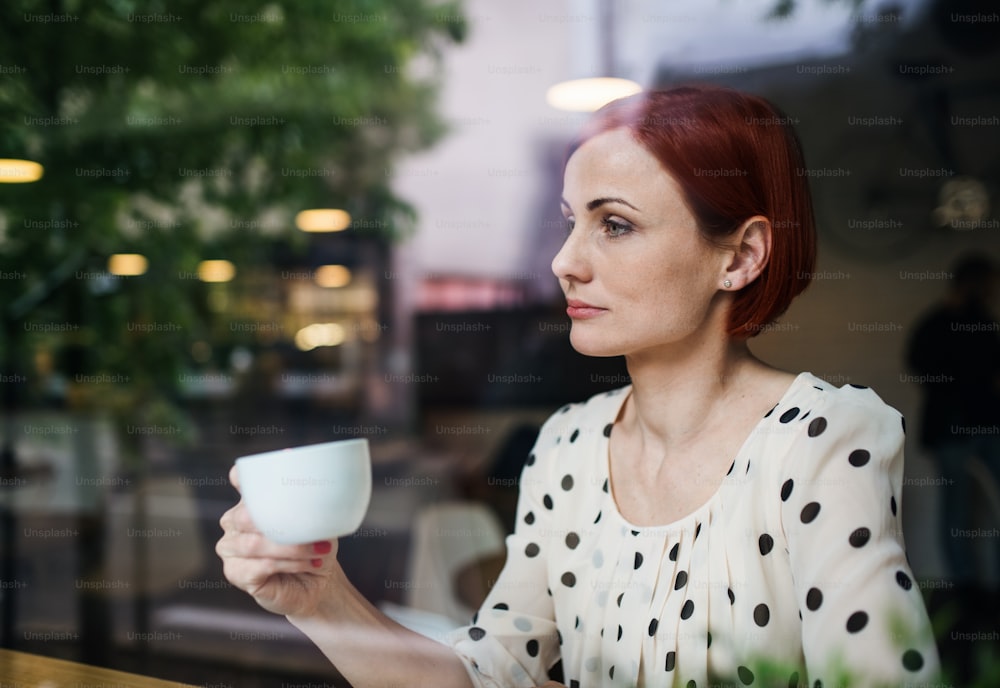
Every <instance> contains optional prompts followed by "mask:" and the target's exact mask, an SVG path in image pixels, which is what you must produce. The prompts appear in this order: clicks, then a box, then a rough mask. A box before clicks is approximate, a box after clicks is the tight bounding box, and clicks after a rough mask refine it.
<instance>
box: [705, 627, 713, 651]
mask: <svg viewBox="0 0 1000 688" xmlns="http://www.w3.org/2000/svg"><path fill="white" fill-rule="evenodd" d="M705 647H706V648H708V647H712V632H711V631H706V633H705Z"/></svg>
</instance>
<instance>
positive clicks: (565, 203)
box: [559, 197, 642, 212]
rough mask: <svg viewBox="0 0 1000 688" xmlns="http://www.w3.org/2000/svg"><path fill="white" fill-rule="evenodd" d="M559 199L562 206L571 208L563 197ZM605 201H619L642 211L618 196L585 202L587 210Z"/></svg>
mask: <svg viewBox="0 0 1000 688" xmlns="http://www.w3.org/2000/svg"><path fill="white" fill-rule="evenodd" d="M559 200H560V201H562V204H563V205H564V206H566V207H567V208H572V206H570V204H569V203H568V202H567V201H566V199H565V198H561V199H559ZM606 203H621V204H622V205H627V206H628V207H629V208H631V209H632V210H635V211H637V212H642V211H640V210H639V209H638V208H636V207H635V206H634V205H632V204H631V203H629V202H628V201H626V200H625V199H624V198H618V197H602V198H595V199H594V200H592V201H589V202H588V203H587V210H594V209H595V208H600V207H601V206H602V205H604V204H606Z"/></svg>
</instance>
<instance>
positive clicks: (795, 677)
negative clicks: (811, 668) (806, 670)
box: [788, 671, 799, 688]
mask: <svg viewBox="0 0 1000 688" xmlns="http://www.w3.org/2000/svg"><path fill="white" fill-rule="evenodd" d="M788 688H799V672H797V671H793V672H792V675H791V676H789V677H788Z"/></svg>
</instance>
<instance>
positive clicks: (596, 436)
mask: <svg viewBox="0 0 1000 688" xmlns="http://www.w3.org/2000/svg"><path fill="white" fill-rule="evenodd" d="M563 214H564V216H565V218H566V221H567V236H566V239H565V242H564V244H563V246H562V248H561V250H560V251H559V253H558V255H556V257H555V258H554V260H553V262H552V269H553V272H554V273H555V275H556V276H557V277H558V279H559V283H560V285H561V287H562V290H563V292H564V294H565V296H566V299H567V304H568V308H567V313H568V315H569V317H570V319H571V322H572V327H571V331H570V339H571V342H572V344H573V346H574V348H575V349H576V350H577V351H579V352H581V353H583V354H586V355H591V356H624V357H625V360H626V364H627V367H628V373H629V376H630V379H631V381H632V384H631V385H629V386H627V387H624V388H621V389H619V390H615V391H612V392H610V393H603V394H599V395H597V396H595V397H593V398H591V399H590V400H588V401H586V402H584V403H579V404H572V405H569V406H566V407H564V408H562V409H560V410H558V411H557V412H556V413H555V414H553V415H552V417H551V418H550V419H549V420H548V421H547V422H546V423H545V424H544V426H543V427H542V429H541V432H540V433H539V436H538V439H537V441H536V442H535V444H534V448H533V449H532V450H531V452H530V454H529V455H528V457H527V461H526V463H525V467H524V470H523V472H522V474H521V479H520V481H519V502H518V507H517V517H516V524H515V530H514V533H513V534H512V535H510V536H509V537H508V539H507V557H506V564H505V566H504V569H503V572H502V573H501V575H500V577H499V579H498V580H497V581H496V583H495V585H493V587H492V589H491V590H490V592H489V595H488V597H487V599H486V601H485V602H484V603H483V605H482V607H481V608H480V611H479V612H478V613H477V614H476V616H475V617H474V618H473V619H472V622H471V624H470V625H468V626H466V627H464V628H461V629H459V630H457V631H455V632H453V633H452V634H450V635H449V636H448V637H447V638H446V639H445V642H444V643H439V642H436V641H434V640H431V639H428V638H425V637H422V636H419V635H416V634H414V633H411V632H409V631H407V630H405V629H403V628H402V627H400V626H398V625H397V624H395V623H393V622H392V621H390V620H389V619H387V618H385V617H384V616H383V615H381V614H380V613H379V612H378V611H377V610H376V609H375V608H374V607H373V606H372V604H370V603H369V602H368V601H367V600H365V599H364V598H363V597H362V596H361V595H360V594H358V593H357V591H356V589H355V588H354V587H353V586H352V585H351V583H350V582H349V581H348V580H347V579H346V577H345V576H344V574H343V571H342V569H341V568H340V566H339V565H338V563H337V561H336V552H337V543H336V542H321V543H315V544H314V545H309V546H297V547H286V546H279V545H276V544H273V543H270V542H267V541H266V540H265V539H264V538H263V537H262V536H261V534H260V533H259V532H258V531H257V529H256V528H255V527H254V525H253V523H252V522H251V520H250V518H249V516H248V514H247V512H246V510H245V509H244V507H243V506H242V505H241V504H238V505H237V506H235V507H234V508H233V509H231V510H230V511H229V512H228V513H227V514H226V515H225V516H224V517H223V519H222V526H223V529H224V535H223V537H222V539H221V540H220V541H219V543H218V546H217V551H218V553H219V555H220V556H221V557H222V559H223V561H224V569H225V574H226V576H227V578H228V579H229V580H230V581H232V582H233V584H234V585H236V586H237V587H239V588H241V589H243V590H246V591H247V592H248V593H250V594H251V595H252V596H253V597H254V599H256V601H257V602H258V603H259V604H260V605H261V606H263V607H264V608H265V609H269V610H271V611H273V612H275V613H279V614H284V615H286V616H287V617H288V619H289V620H290V621H291V622H292V623H293V624H295V625H296V626H297V627H298V628H300V629H301V630H302V631H304V632H305V633H306V634H307V635H308V636H309V637H310V638H312V639H313V641H314V642H315V643H316V644H317V645H318V646H319V647H320V648H321V649H322V650H323V652H324V653H326V655H327V656H328V657H329V658H330V660H331V661H332V662H333V663H334V664H335V665H336V666H337V668H338V669H339V670H340V671H341V673H342V674H343V675H344V676H346V677H347V678H348V679H349V680H350V681H351V683H352V684H353V685H355V686H400V685H407V686H491V687H497V686H504V687H507V686H526V687H531V686H538V685H542V684H545V685H557V684H553V683H551V682H549V681H550V679H551V678H552V675H551V674H550V673H549V671H550V669H551V668H552V667H553V666H555V665H557V663H560V664H561V674H559V680H561V681H562V682H563V683H562V684H561V685H567V686H570V687H571V688H572V687H574V686H576V687H578V686H635V685H646V686H706V685H708V683H709V682H710V681H720V680H721V681H725V682H735V681H737V680H738V681H739V682H740V684H742V685H752V684H754V682H755V681H756V682H758V683H764V682H771V681H774V680H775V678H780V681H781V685H789V686H807V685H808V686H814V685H815V686H819V685H828V686H829V685H850V686H876V685H877V686H882V685H887V686H888V685H892V686H903V685H920V684H926V683H928V682H929V681H932V680H933V679H934V678H935V677H936V676H937V673H938V668H939V660H938V655H937V649H936V647H935V644H934V639H933V636H932V632H931V628H930V623H929V621H928V618H927V613H926V610H925V609H924V606H923V601H922V598H921V595H920V590H919V587H918V586H917V585H916V584H915V583H914V581H913V575H912V572H911V570H910V567H909V565H908V563H907V561H906V556H905V550H904V543H903V537H902V525H901V524H902V520H901V513H902V512H901V509H902V505H901V504H900V501H899V500H900V496H901V491H902V485H901V483H902V476H903V453H902V452H903V439H904V438H903V433H904V429H903V422H902V417H901V416H900V414H899V413H898V412H897V411H896V410H895V409H893V408H891V407H889V406H887V405H886V404H885V403H883V402H882V400H881V399H880V398H879V397H878V396H877V395H876V394H875V393H874V392H873V391H872V390H870V389H867V388H861V387H856V386H845V387H835V386H833V385H831V384H830V383H827V382H826V381H824V380H822V379H820V378H818V377H816V376H814V375H812V374H810V373H808V372H802V373H798V374H795V373H790V372H786V371H783V370H779V369H776V368H774V367H772V366H769V365H767V364H766V363H764V362H762V361H760V360H758V359H757V358H756V357H755V356H754V355H753V354H752V353H751V351H750V349H749V347H748V340H749V339H750V338H752V337H753V336H754V335H755V334H758V333H760V332H761V331H762V330H763V329H764V328H766V327H767V326H768V325H769V324H770V323H772V322H773V321H774V320H775V319H776V318H777V317H778V316H780V315H781V314H782V313H783V312H784V311H785V310H786V309H787V307H788V305H789V304H790V302H791V301H792V300H793V299H794V298H795V297H796V296H797V295H798V294H799V293H801V292H802V290H803V289H804V288H805V287H806V285H807V284H808V282H809V280H810V278H811V275H812V271H813V269H814V261H815V243H816V239H815V226H814V219H813V211H812V204H811V200H810V194H809V189H808V174H807V170H806V168H805V163H804V160H803V156H802V152H801V149H800V145H799V142H798V138H797V136H796V135H795V133H794V132H793V131H792V129H791V128H790V126H789V124H788V120H787V118H786V117H785V116H784V115H783V114H782V113H781V112H780V111H778V110H777V109H776V108H774V106H772V105H771V104H770V103H768V102H767V101H765V100H763V99H761V98H759V97H756V96H753V95H748V94H743V93H738V92H735V91H731V90H727V89H718V88H700V87H686V88H678V89H673V90H670V91H660V92H648V93H643V94H639V95H637V96H633V97H630V98H626V99H623V100H620V101H615V102H613V103H611V104H610V105H608V106H605V107H604V108H603V109H602V110H600V111H599V112H598V113H597V114H596V116H595V117H594V118H593V119H592V121H591V122H590V123H589V125H587V126H586V127H585V128H584V130H583V132H582V133H581V134H580V136H579V137H578V138H577V139H576V140H575V141H574V142H573V144H572V145H571V147H570V153H569V157H568V159H567V162H566V165H565V170H564V186H563ZM442 583H443V584H446V582H442ZM848 662H849V664H848ZM768 684H769V685H770V683H768Z"/></svg>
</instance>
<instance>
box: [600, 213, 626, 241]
mask: <svg viewBox="0 0 1000 688" xmlns="http://www.w3.org/2000/svg"><path fill="white" fill-rule="evenodd" d="M602 224H603V225H604V227H605V230H606V231H607V233H608V236H610V237H612V238H616V237H620V236H622V235H623V234H628V233H629V232H631V231H632V225H630V224H628V223H625V222H619V221H617V220H612V219H611V218H610V217H606V218H604V220H602Z"/></svg>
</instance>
